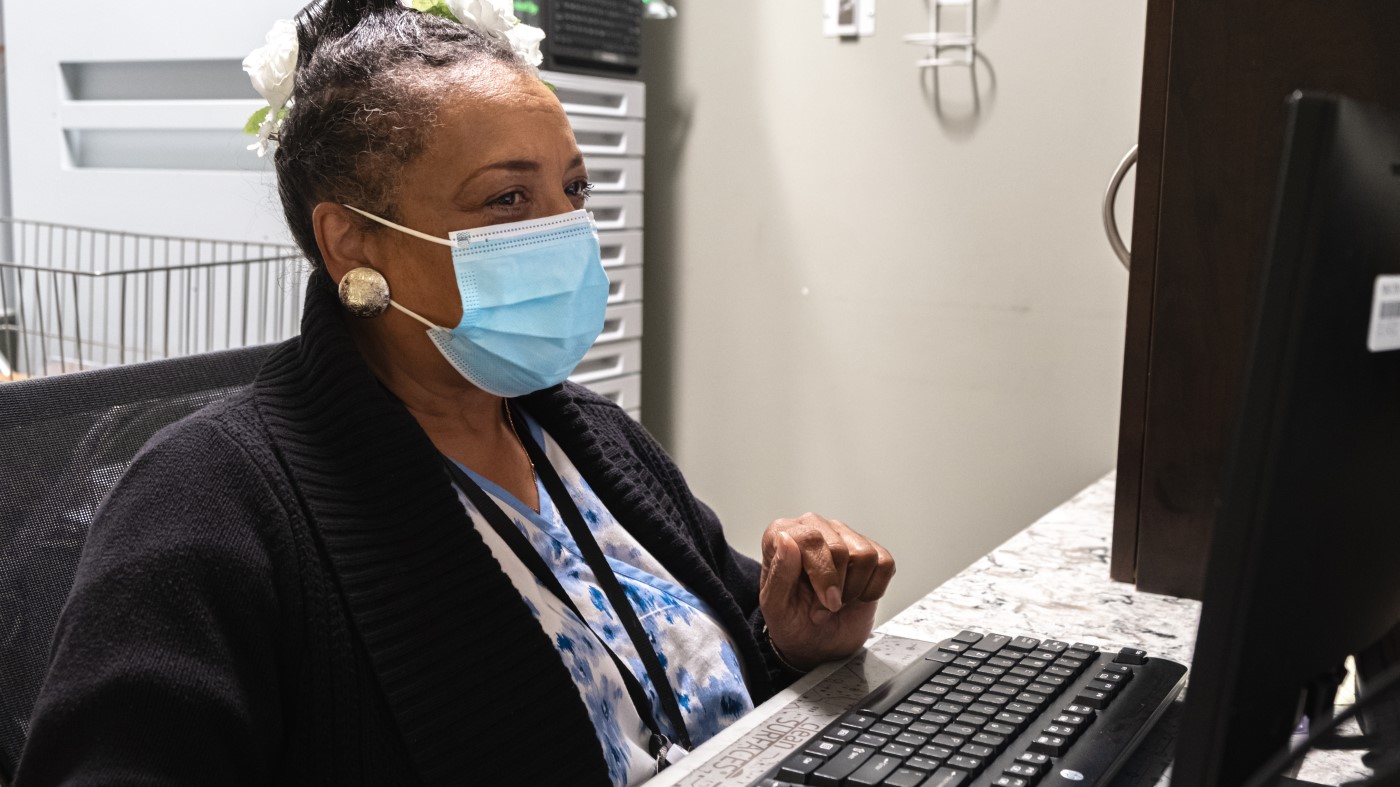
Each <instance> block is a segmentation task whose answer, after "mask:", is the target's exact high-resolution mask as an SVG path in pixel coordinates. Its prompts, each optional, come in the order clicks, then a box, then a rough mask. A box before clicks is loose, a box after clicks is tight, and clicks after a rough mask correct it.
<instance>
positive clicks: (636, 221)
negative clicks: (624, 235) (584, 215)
mask: <svg viewBox="0 0 1400 787" xmlns="http://www.w3.org/2000/svg"><path fill="white" fill-rule="evenodd" d="M588 210H590V211H592V212H593V221H594V222H595V223H596V224H597V225H598V230H599V231H600V232H602V231H604V230H635V229H641V227H642V195H641V194H594V195H593V197H592V198H590V199H589V200H588Z"/></svg>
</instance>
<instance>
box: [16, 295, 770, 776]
mask: <svg viewBox="0 0 1400 787" xmlns="http://www.w3.org/2000/svg"><path fill="white" fill-rule="evenodd" d="M520 401H521V403H522V405H523V406H524V407H525V409H526V410H527V411H528V412H529V413H530V414H531V415H532V416H534V417H535V419H536V420H537V421H539V422H540V423H541V424H542V425H543V426H544V428H545V429H546V430H547V431H548V432H549V434H550V435H551V436H552V437H553V438H554V439H555V440H556V441H557V442H558V444H559V445H560V446H561V447H562V448H563V450H564V451H565V452H566V453H567V454H568V456H569V458H570V459H571V460H572V461H573V463H574V464H575V465H576V466H577V467H578V469H579V471H580V472H581V473H582V474H583V476H584V477H585V478H586V479H587V480H588V482H589V484H590V485H591V486H592V487H593V489H594V490H595V491H596V492H597V494H598V496H599V498H600V499H601V500H602V501H603V503H604V504H606V505H607V507H608V509H609V510H610V511H611V512H612V513H613V515H614V516H615V517H616V518H617V520H618V522H619V523H621V524H622V526H623V527H625V528H626V529H627V531H628V532H629V533H631V534H632V535H633V536H634V537H635V538H636V539H637V540H638V541H639V542H641V544H642V545H644V546H645V547H646V548H647V549H648V550H649V551H650V552H651V553H652V554H653V555H654V556H655V557H656V558H657V559H658V560H660V561H661V563H662V564H663V565H664V566H666V568H667V569H668V570H669V571H671V572H672V573H673V574H674V575H675V576H676V578H677V579H679V580H680V581H681V582H683V583H684V584H685V585H686V586H687V587H689V588H690V589H691V590H692V591H693V592H694V593H695V594H696V595H697V596H699V597H700V598H701V599H703V600H704V601H705V603H707V604H708V605H709V606H710V608H711V609H712V610H713V611H714V613H715V615H716V616H717V617H718V619H719V622H720V623H721V625H723V626H724V628H725V629H726V630H727V631H728V632H729V633H730V635H731V636H732V637H733V639H734V641H735V644H736V646H737V648H738V652H739V656H740V659H741V661H742V663H743V667H744V672H745V676H746V678H747V681H748V686H749V691H750V693H751V694H752V695H753V699H754V701H755V702H756V703H757V702H760V701H762V700H763V699H765V698H767V697H768V696H770V695H771V694H772V693H773V692H774V690H775V689H776V688H777V687H780V686H782V685H785V684H786V683H788V682H790V681H791V680H792V679H793V678H794V677H795V675H794V674H792V673H790V672H788V671H787V670H785V669H784V668H783V667H782V666H781V665H780V664H779V662H777V660H776V659H775V658H774V654H773V652H772V650H771V648H770V647H769V646H767V644H766V643H765V642H764V639H763V638H762V637H760V636H759V632H760V631H761V627H762V625H763V621H762V616H761V613H760V612H759V609H758V573H759V571H758V566H757V564H756V563H755V562H754V561H753V560H751V559H749V558H747V557H745V556H743V555H741V554H739V553H737V552H736V551H734V550H733V549H732V548H731V547H730V546H729V544H728V543H727V542H726V541H725V539H724V534H723V532H722V530H721V528H720V524H719V521H718V520H717V519H716V517H715V515H714V513H713V512H711V511H710V509H709V508H707V507H706V506H705V505H704V504H703V503H701V502H700V501H698V500H697V499H696V498H695V497H694V496H693V495H692V494H691V492H690V491H689V489H688V488H687V486H686V483H685V481H684V479H683V478H682V477H681V474H680V472H679V471H678V470H677V469H676V467H675V465H674V464H673V463H672V462H671V460H670V459H669V458H668V457H667V456H666V454H665V453H664V452H663V451H662V449H661V448H660V447H659V446H658V445H657V444H656V443H655V442H654V441H653V440H652V439H651V437H650V436H649V435H648V434H647V433H646V432H645V430H643V429H642V428H641V427H640V426H639V425H638V424H636V423H635V422H634V421H633V420H632V419H631V418H629V417H628V416H627V415H626V414H625V413H623V412H622V411H621V410H620V409H618V407H617V406H616V405H614V404H613V403H611V402H609V401H607V400H605V399H602V398H600V397H598V396H596V395H594V394H592V393H590V392H588V391H586V390H584V389H582V388H580V387H578V386H574V385H571V384H567V383H566V384H564V385H562V386H556V387H554V388H550V389H548V390H545V391H541V392H539V393H536V394H531V395H529V396H527V397H523V398H522V399H521V400H520ZM58 783H63V784H77V785H82V784H114V783H142V784H181V785H193V784H200V785H214V784H235V783H236V784H239V785H248V784H264V783H275V784H299V785H300V784H326V785H352V784H365V785H368V784H376V785H385V784H415V783H426V784H549V785H553V784H570V785H572V784H606V783H607V769H606V766H605V764H604V760H603V755H602V750H601V747H600V746H599V744H598V739H597V737H596V735H595V734H594V730H593V728H592V724H591V722H590V721H589V717H588V714H587V710H586V709H585V707H584V705H583V702H582V701H581V700H580V698H579V695H578V691H577V690H576V688H575V687H574V684H573V681H572V680H571V678H570V677H569V673H568V671H567V670H566V668H565V666H564V664H563V662H562V661H561V659H560V658H559V654H558V652H557V651H556V650H555V648H554V646H553V645H552V644H551V643H550V641H549V640H548V638H547V637H546V635H545V634H544V632H543V630H542V629H541V628H540V626H539V624H538V623H537V622H536V621H535V619H534V618H533V616H532V615H531V614H530V612H529V610H528V609H527V608H526V606H525V604H524V602H523V601H522V600H521V597H520V594H519V592H517V591H516V589H515V587H514V586H513V585H512V584H511V581H510V579H509V578H507V577H506V575H505V574H504V573H503V572H502V570H501V567H500V565H499V564H498V563H497V562H496V560H495V559H494V558H493V557H492V555H491V553H490V551H489V550H488V548H487V546H486V544H485V542H483V541H482V539H481V537H480V535H479V534H478V533H477V531H476V530H475V529H474V527H473V526H472V523H471V521H470V519H468V517H467V515H466V513H465V511H464V510H463V507H462V505H461V503H460V502H459V501H458V498H457V495H456V493H455V492H454V491H453V488H452V486H451V484H450V482H449V480H448V477H447V475H446V473H445V472H444V470H443V467H442V464H441V459H440V457H439V454H438V452H437V450H436V449H435V448H434V446H433V444H432V443H431V442H430V441H429V439H428V437H427V435H426V434H425V433H424V432H423V430H422V429H421V428H419V426H418V424H417V422H416V421H414V419H413V418H412V416H410V415H409V413H408V412H407V410H406V409H405V408H404V407H403V406H402V404H401V403H399V402H398V401H397V400H396V399H395V398H394V397H393V396H391V395H389V394H388V393H387V392H386V390H385V389H384V388H383V387H382V386H380V385H379V383H378V382H377V380H376V379H375V378H374V377H373V376H372V375H371V373H370V372H369V369H368V368H367V367H366V365H365V364H364V362H363V360H362V359H361V357H360V355H359V353H358V352H357V350H356V348H355V346H354V344H353V342H352V340H351V338H350V335H349V333H348V331H347V330H346V327H345V325H344V324H343V322H342V316H341V312H340V309H339V307H338V304H337V303H336V302H335V297H334V295H333V293H332V290H331V285H330V282H329V280H328V279H327V278H326V277H325V275H324V274H320V273H317V274H313V276H312V280H311V282H310V286H309V287H308V295H307V299H306V308H305V311H304V314H303V318H302V335H301V336H300V337H299V338H297V339H293V340H291V341H288V342H286V343H284V344H282V345H281V346H279V347H278V348H277V349H276V350H275V351H274V352H273V354H272V355H271V357H270V358H269V360H268V361H267V363H266V365H265V366H264V368H263V369H262V371H261V372H260V373H259V375H258V377H257V380H256V381H255V383H254V384H253V386H252V387H251V389H250V391H249V392H247V393H246V394H240V395H237V396H234V397H232V398H230V399H228V400H226V401H224V402H222V403H220V404H217V405H213V406H211V407H209V408H206V409H205V410H203V411H201V412H199V413H197V414H195V415H193V416H191V417H190V418H187V419H185V420H184V421H181V422H180V423H178V424H175V425H173V426H171V427H169V428H167V429H166V430H164V431H162V432H161V433H160V434H158V435H157V436H156V437H155V438H154V439H153V440H152V441H151V443H150V444H149V445H147V446H146V447H145V448H144V449H143V451H142V453H141V454H140V455H139V456H138V457H137V458H136V460H135V461H134V462H133V463H132V465H131V467H130V468H129V470H128V471H127V474H126V475H125V476H124V477H123V479H122V480H121V482H120V483H119V484H118V485H117V488H116V489H115V490H114V491H113V492H112V494H111V496H110V497H109V499H108V500H107V502H106V503H105V504H104V506H103V508H102V509H101V510H100V512H99V513H98V515H97V517H96V519H95V521H94V522H93V524H92V528H91V533H90V535H89V538H88V542H87V546H86V549H85V550H84V553H83V557H82V561H81V563H80V565H79V568H78V572H77V579H76V582H75V585H74V587H73V591H72V594H71V596H70V598H69V600H68V604H67V606H66V607H65V609H64V612H63V615H62V618H61V620H60V622H59V626H58V631H57V633H56V635H55V640H54V650H53V660H52V664H51V667H50V671H49V673H48V677H47V678H46V680H45V683H44V686H43V689H42V691H41V692H40V696H39V701H38V704H37V706H36V708H35V712H34V716H33V718H32V725H31V729H30V736H29V741H28V745H27V748H26V749H25V751H24V754H23V756H22V758H21V761H20V766H19V773H18V777H17V785H18V787H38V786H39V785H46V784H58Z"/></svg>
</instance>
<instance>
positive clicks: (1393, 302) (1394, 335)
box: [1366, 276, 1400, 353]
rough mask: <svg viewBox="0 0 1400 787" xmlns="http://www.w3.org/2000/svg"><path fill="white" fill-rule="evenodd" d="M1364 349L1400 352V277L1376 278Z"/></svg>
mask: <svg viewBox="0 0 1400 787" xmlns="http://www.w3.org/2000/svg"><path fill="white" fill-rule="evenodd" d="M1366 347H1367V348H1368V349H1370V351H1371V352H1373V353H1383V352H1387V351H1389V350H1400V276H1377V277H1376V292H1375V295H1373V296H1372V298H1371V332H1370V335H1369V336H1367V338H1366Z"/></svg>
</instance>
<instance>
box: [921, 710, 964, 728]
mask: <svg viewBox="0 0 1400 787" xmlns="http://www.w3.org/2000/svg"><path fill="white" fill-rule="evenodd" d="M959 712H961V709H959ZM952 720H953V714H951V713H944V712H943V711H940V710H931V711H929V712H928V713H925V714H924V715H922V716H920V717H919V721H922V722H924V723H927V724H938V725H940V726H941V725H944V724H947V723H948V722H950V721H952Z"/></svg>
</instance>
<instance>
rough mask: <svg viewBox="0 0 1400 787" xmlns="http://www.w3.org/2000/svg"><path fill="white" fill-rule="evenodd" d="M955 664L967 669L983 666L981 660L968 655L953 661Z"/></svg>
mask: <svg viewBox="0 0 1400 787" xmlns="http://www.w3.org/2000/svg"><path fill="white" fill-rule="evenodd" d="M953 663H954V664H956V665H958V666H959V667H964V668H966V669H977V668H978V667H980V666H982V660H981V659H974V658H972V657H971V656H968V655H966V654H964V655H962V656H959V657H958V658H955V659H953Z"/></svg>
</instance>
